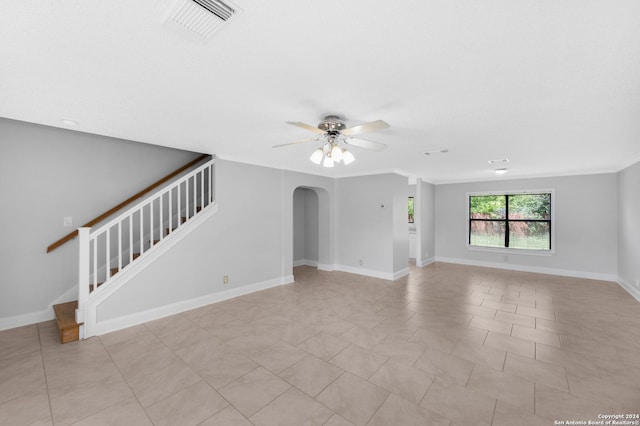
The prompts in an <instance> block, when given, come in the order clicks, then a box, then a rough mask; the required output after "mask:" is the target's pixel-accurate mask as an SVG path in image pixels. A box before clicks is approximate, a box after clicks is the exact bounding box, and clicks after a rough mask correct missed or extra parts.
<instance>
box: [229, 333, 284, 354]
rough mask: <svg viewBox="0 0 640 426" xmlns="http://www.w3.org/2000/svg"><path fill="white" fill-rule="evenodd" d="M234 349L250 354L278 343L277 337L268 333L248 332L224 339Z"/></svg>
mask: <svg viewBox="0 0 640 426" xmlns="http://www.w3.org/2000/svg"><path fill="white" fill-rule="evenodd" d="M226 343H227V344H228V345H229V346H231V347H232V348H233V350H234V351H236V352H239V353H243V354H246V355H250V354H253V353H256V352H260V351H262V350H265V349H267V348H268V347H269V346H273V345H275V344H276V343H278V338H277V337H274V336H271V335H269V334H262V333H260V334H258V333H248V334H243V335H240V336H237V337H234V338H231V339H229V340H227V341H226Z"/></svg>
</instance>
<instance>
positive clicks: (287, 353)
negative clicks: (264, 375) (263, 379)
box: [250, 342, 307, 374]
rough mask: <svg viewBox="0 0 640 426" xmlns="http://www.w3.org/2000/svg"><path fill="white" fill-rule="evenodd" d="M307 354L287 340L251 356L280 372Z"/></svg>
mask: <svg viewBox="0 0 640 426" xmlns="http://www.w3.org/2000/svg"><path fill="white" fill-rule="evenodd" d="M306 355H307V353H306V352H305V351H302V350H300V349H298V348H296V347H295V346H291V345H290V344H288V343H285V342H278V343H276V344H275V345H273V346H270V347H268V348H267V349H264V350H262V351H260V352H257V353H255V354H253V355H250V358H251V359H252V360H254V361H255V362H257V363H258V364H260V365H262V366H263V367H264V368H266V369H267V370H269V371H271V372H272V373H276V374H278V373H280V372H281V371H283V370H286V369H287V368H289V367H291V366H292V365H293V364H295V363H296V362H298V361H300V360H301V359H302V358H304V357H305V356H306Z"/></svg>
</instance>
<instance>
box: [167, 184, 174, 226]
mask: <svg viewBox="0 0 640 426" xmlns="http://www.w3.org/2000/svg"><path fill="white" fill-rule="evenodd" d="M172 210H173V188H171V189H170V190H169V232H167V233H168V234H170V233H171V232H173V212H172Z"/></svg>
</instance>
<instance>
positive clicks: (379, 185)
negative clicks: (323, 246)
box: [335, 174, 409, 278]
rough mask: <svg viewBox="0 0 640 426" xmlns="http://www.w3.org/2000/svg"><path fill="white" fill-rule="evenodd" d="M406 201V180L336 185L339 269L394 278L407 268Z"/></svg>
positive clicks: (385, 177) (380, 178)
mask: <svg viewBox="0 0 640 426" xmlns="http://www.w3.org/2000/svg"><path fill="white" fill-rule="evenodd" d="M406 198H407V180H406V178H403V177H401V176H398V175H394V174H380V175H372V176H360V177H350V178H342V179H338V180H337V181H336V204H337V206H336V213H335V214H336V218H337V220H336V267H337V268H338V269H341V270H346V271H351V272H357V273H362V274H365V275H372V276H378V277H382V278H392V277H394V274H396V273H397V272H400V271H402V270H403V269H404V268H406V267H407V260H408V257H409V238H408V226H407V220H406V207H407V199H406ZM401 212H402V213H401ZM399 221H401V222H402V223H400V222H399ZM401 234H402V235H401ZM360 261H362V264H360ZM401 264H402V267H400V266H401Z"/></svg>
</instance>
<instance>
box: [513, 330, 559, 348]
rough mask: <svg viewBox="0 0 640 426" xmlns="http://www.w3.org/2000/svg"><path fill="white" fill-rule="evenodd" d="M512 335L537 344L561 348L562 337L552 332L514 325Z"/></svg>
mask: <svg viewBox="0 0 640 426" xmlns="http://www.w3.org/2000/svg"><path fill="white" fill-rule="evenodd" d="M511 335H512V336H514V337H518V338H520V339H524V340H529V341H531V342H535V343H543V344H545V345H549V346H555V347H556V348H559V347H560V336H559V335H558V334H557V333H553V332H551V331H546V330H539V329H535V328H529V327H522V326H519V325H514V326H513V330H512V331H511Z"/></svg>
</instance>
